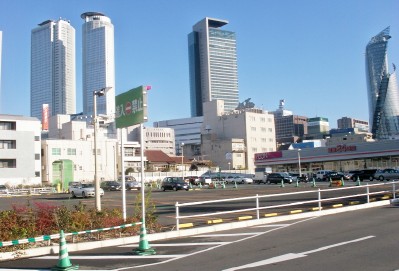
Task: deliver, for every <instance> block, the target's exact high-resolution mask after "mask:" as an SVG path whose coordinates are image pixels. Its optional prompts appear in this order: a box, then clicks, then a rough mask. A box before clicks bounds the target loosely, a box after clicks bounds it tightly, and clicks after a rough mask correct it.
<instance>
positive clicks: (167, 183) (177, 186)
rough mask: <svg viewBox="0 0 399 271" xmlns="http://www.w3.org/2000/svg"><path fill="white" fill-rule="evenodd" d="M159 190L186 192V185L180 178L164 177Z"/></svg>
mask: <svg viewBox="0 0 399 271" xmlns="http://www.w3.org/2000/svg"><path fill="white" fill-rule="evenodd" d="M161 189H162V190H163V191H165V190H174V191H177V190H186V191H188V189H189V187H188V183H186V182H185V181H184V180H183V178H182V177H165V178H164V179H163V180H162V184H161Z"/></svg>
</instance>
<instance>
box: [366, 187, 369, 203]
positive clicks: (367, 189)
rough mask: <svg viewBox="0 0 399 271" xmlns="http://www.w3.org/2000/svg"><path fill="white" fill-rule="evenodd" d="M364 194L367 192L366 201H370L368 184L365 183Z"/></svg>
mask: <svg viewBox="0 0 399 271" xmlns="http://www.w3.org/2000/svg"><path fill="white" fill-rule="evenodd" d="M366 194H367V203H370V188H369V184H366Z"/></svg>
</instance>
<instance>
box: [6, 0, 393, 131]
mask: <svg viewBox="0 0 399 271" xmlns="http://www.w3.org/2000/svg"><path fill="white" fill-rule="evenodd" d="M398 10H399V1H397V0H374V1H371V0H324V1H322V0H302V1H300V0H279V1H269V0H191V1H186V0H146V1H142V0H119V1H117V0H114V1H111V0H96V1H94V0H90V1H89V0H68V1H59V0H35V1H34V0H0V30H1V31H3V60H2V82H1V102H0V113H1V114H15V115H24V116H29V114H30V37H31V36H30V34H31V30H32V29H33V28H35V27H36V26H37V24H39V23H41V22H43V21H45V20H47V19H58V18H59V17H62V18H64V19H67V20H70V21H71V24H72V26H73V27H74V28H75V29H76V57H77V59H76V64H77V71H76V78H77V86H76V96H77V112H81V111H82V84H81V79H82V75H81V40H82V39H81V26H82V23H83V20H82V19H81V18H80V15H81V13H83V12H87V11H98V12H103V13H104V14H106V15H107V16H108V17H110V18H111V20H112V23H113V24H114V27H115V65H116V94H119V93H122V92H125V91H127V90H129V89H131V88H133V87H136V86H139V85H143V84H144V85H151V86H152V89H151V91H150V93H149V102H148V109H149V123H148V124H147V125H148V126H152V123H153V122H154V121H159V120H165V119H175V118H185V117H190V96H189V75H188V51H187V35H188V33H190V32H191V31H192V26H193V25H194V24H195V23H197V22H198V21H200V20H201V19H203V18H204V17H213V18H218V19H225V20H228V21H229V24H228V25H226V26H224V28H223V29H226V30H231V31H234V32H236V34H237V55H238V76H239V93H240V101H243V100H245V99H247V98H252V101H253V102H254V103H255V105H256V106H257V107H261V108H263V109H265V110H268V111H273V110H275V109H277V108H278V103H279V100H280V99H285V105H286V109H287V110H291V111H293V112H294V114H297V115H304V116H308V117H315V116H320V117H327V118H328V119H329V120H330V127H331V128H335V127H336V120H337V119H338V118H341V117H344V116H348V117H354V118H358V119H361V120H368V104H367V93H366V87H367V86H366V81H365V66H364V52H365V46H366V45H367V43H368V41H369V40H370V38H371V37H372V36H374V35H376V34H377V33H379V32H380V31H381V30H383V29H384V28H385V27H387V26H391V36H392V39H391V40H390V44H389V48H388V54H389V56H388V57H389V58H388V60H389V62H390V63H395V64H399V18H398ZM397 66H399V65H397ZM391 67H392V65H391V64H390V69H391V71H392V68H391Z"/></svg>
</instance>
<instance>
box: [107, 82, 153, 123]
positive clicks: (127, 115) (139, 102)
mask: <svg viewBox="0 0 399 271" xmlns="http://www.w3.org/2000/svg"><path fill="white" fill-rule="evenodd" d="M147 89H149V88H148V87H147V86H140V87H137V88H133V89H131V90H129V91H126V92H124V93H122V94H119V95H118V96H116V97H115V125H116V128H125V127H129V126H133V125H137V124H140V123H143V122H146V121H147Z"/></svg>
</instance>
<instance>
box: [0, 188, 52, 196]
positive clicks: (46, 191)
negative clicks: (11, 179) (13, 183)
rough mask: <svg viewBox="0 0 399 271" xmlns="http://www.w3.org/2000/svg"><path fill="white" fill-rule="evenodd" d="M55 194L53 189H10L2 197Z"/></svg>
mask: <svg viewBox="0 0 399 271" xmlns="http://www.w3.org/2000/svg"><path fill="white" fill-rule="evenodd" d="M52 193H57V190H56V189H55V188H54V187H51V186H49V187H34V188H33V187H32V188H11V189H9V190H8V193H7V194H2V195H33V194H52Z"/></svg>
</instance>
